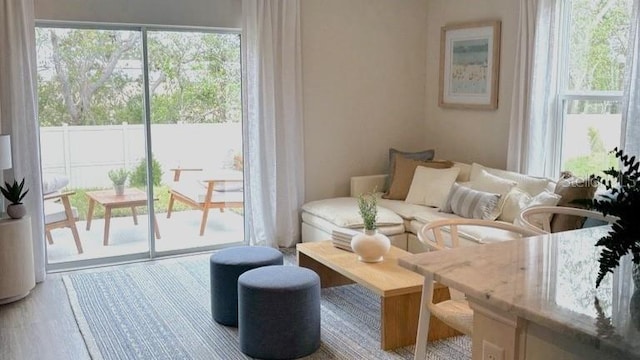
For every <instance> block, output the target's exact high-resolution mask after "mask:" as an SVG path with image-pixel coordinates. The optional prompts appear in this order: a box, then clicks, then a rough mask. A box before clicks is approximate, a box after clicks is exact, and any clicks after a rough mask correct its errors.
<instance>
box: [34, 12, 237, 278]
mask: <svg viewBox="0 0 640 360" xmlns="http://www.w3.org/2000/svg"><path fill="white" fill-rule="evenodd" d="M36 37H37V51H38V52H37V55H38V96H39V121H40V125H41V136H40V137H41V154H42V169H43V174H44V175H43V177H44V179H43V180H44V185H45V192H46V193H47V195H46V196H45V199H44V202H45V212H46V214H45V215H46V218H45V223H46V224H47V225H46V228H47V234H46V235H47V240H48V245H47V254H48V256H47V258H48V265H49V268H50V269H60V268H67V267H75V266H91V265H98V264H105V263H110V262H120V261H127V260H134V259H144V258H150V257H154V256H156V255H157V254H160V255H163V254H176V253H184V252H187V251H196V250H209V249H212V248H215V247H218V246H225V245H227V244H230V243H240V242H243V241H244V217H243V204H244V203H243V181H242V180H243V179H242V168H243V161H242V159H243V157H242V124H241V119H242V110H241V105H240V104H241V101H240V93H241V83H240V36H239V34H235V33H216V32H206V31H192V30H188V31H187V30H184V31H182V30H181V31H175V30H174V29H172V30H171V31H166V30H163V29H153V30H148V29H146V28H100V27H99V26H96V27H86V26H83V27H74V26H72V25H69V26H64V27H61V26H60V25H58V24H56V26H55V27H54V26H38V27H37V29H36ZM147 174H151V176H148V175H147ZM178 176H180V179H179V181H178ZM209 184H211V188H212V190H213V191H209V192H210V194H208V195H209V196H208V197H207V193H208V191H207V190H208V186H209ZM66 199H69V201H66ZM205 200H206V201H205ZM68 213H71V214H73V217H72V218H71V219H69V218H68V217H66V216H65V215H66V214H68ZM74 227H75V228H76V229H77V232H76V231H74V230H73V228H74Z"/></svg>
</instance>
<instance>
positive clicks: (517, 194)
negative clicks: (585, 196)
mask: <svg viewBox="0 0 640 360" xmlns="http://www.w3.org/2000/svg"><path fill="white" fill-rule="evenodd" d="M558 201H560V195H557V194H554V193H551V192H549V191H546V190H545V191H543V192H541V193H539V194H538V195H536V196H531V195H529V193H527V192H525V191H523V190H520V189H518V188H514V189H512V190H511V191H510V192H509V194H507V200H506V201H505V202H504V206H503V207H502V213H501V214H500V216H499V217H498V220H501V221H505V222H510V223H514V221H515V220H516V219H517V218H518V216H519V215H520V213H521V212H522V210H524V209H526V208H530V207H532V206H540V205H544V206H556V205H557V204H558ZM550 216H551V214H549V215H542V214H541V215H535V216H533V217H532V218H531V220H532V222H533V225H535V226H537V227H539V228H542V223H543V222H544V217H547V218H548V217H550Z"/></svg>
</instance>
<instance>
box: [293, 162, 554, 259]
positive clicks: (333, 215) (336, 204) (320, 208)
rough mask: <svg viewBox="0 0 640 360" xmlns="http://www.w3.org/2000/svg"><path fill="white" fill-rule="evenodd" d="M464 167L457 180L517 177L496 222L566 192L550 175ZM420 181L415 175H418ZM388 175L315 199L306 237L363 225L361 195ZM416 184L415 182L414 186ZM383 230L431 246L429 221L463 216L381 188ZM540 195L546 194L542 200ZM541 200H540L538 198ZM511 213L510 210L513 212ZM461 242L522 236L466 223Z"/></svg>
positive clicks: (399, 242)
mask: <svg viewBox="0 0 640 360" xmlns="http://www.w3.org/2000/svg"><path fill="white" fill-rule="evenodd" d="M454 167H458V168H460V172H459V174H458V176H457V178H456V183H459V184H462V185H469V184H473V181H474V178H478V176H481V175H479V174H480V172H482V174H483V175H484V174H486V173H489V174H492V175H494V176H497V177H500V178H502V179H506V180H508V181H511V182H513V184H515V185H513V187H512V188H511V189H510V190H509V191H508V193H507V194H503V196H502V201H503V203H502V206H501V208H502V211H503V213H502V214H500V217H499V218H498V219H496V221H505V222H513V219H514V218H515V217H517V214H518V213H519V211H521V210H522V209H523V208H524V207H528V206H533V205H556V204H557V203H558V201H559V199H560V196H558V195H554V194H553V193H554V189H555V187H556V183H555V182H554V181H552V180H549V179H543V178H536V177H531V176H526V175H522V174H518V173H514V172H509V171H505V170H500V169H491V168H486V167H484V166H482V165H479V164H465V163H454ZM414 180H415V179H414ZM386 182H387V175H370V176H356V177H352V178H351V192H350V195H351V197H343V198H334V199H325V200H319V201H312V202H309V203H307V204H305V205H304V206H303V207H302V241H303V242H308V241H320V240H327V239H330V238H331V233H332V231H333V230H336V229H345V228H346V229H356V230H361V229H362V220H361V219H360V216H359V214H358V209H357V199H356V197H357V196H358V195H360V194H365V193H369V192H372V191H373V190H374V189H381V190H386V189H385V185H386V184H385V183H386ZM412 186H413V185H412ZM377 195H378V196H379V201H378V208H379V213H378V230H379V231H381V232H382V233H384V234H386V235H387V236H389V238H390V239H391V241H392V244H393V245H395V246H397V247H400V248H402V249H405V250H408V251H409V252H412V253H418V252H423V251H426V250H427V249H426V247H425V246H424V245H423V244H422V243H421V242H420V241H419V240H418V239H417V237H416V233H417V232H418V230H419V229H420V228H421V227H422V226H423V225H424V224H426V223H428V222H430V221H433V220H437V219H443V218H458V217H459V216H458V215H456V214H453V213H446V212H441V211H440V209H439V208H437V207H430V206H424V205H416V204H412V203H408V202H407V201H404V200H388V199H383V198H381V195H382V192H379V193H377ZM539 198H544V200H542V202H539V201H538V200H539ZM535 199H538V200H535ZM507 212H508V213H507ZM459 232H460V235H461V245H463V246H468V245H477V244H481V243H486V242H495V241H503V240H509V239H513V238H515V237H518V236H519V235H516V234H513V233H508V232H505V231H502V230H497V229H493V228H483V227H464V226H462V227H460V228H459Z"/></svg>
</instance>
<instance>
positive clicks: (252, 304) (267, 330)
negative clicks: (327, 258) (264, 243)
mask: <svg viewBox="0 0 640 360" xmlns="http://www.w3.org/2000/svg"><path fill="white" fill-rule="evenodd" d="M238 332H239V336H240V350H241V351H242V352H243V353H245V354H246V355H249V356H251V357H254V358H260V359H294V358H298V357H302V356H306V355H309V354H311V353H313V352H314V351H316V350H317V349H318V348H319V347H320V277H319V276H318V274H316V273H315V272H313V271H311V270H309V269H306V268H301V267H297V266H265V267H261V268H258V269H254V270H249V271H247V272H246V273H244V274H242V275H240V277H239V278H238Z"/></svg>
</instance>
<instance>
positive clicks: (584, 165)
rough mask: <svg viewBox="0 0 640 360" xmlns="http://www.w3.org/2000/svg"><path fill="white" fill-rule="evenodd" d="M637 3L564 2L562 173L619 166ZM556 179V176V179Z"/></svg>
mask: <svg viewBox="0 0 640 360" xmlns="http://www.w3.org/2000/svg"><path fill="white" fill-rule="evenodd" d="M631 6H632V0H565V1H564V2H563V3H562V10H561V13H562V17H561V28H560V31H561V40H560V63H559V69H558V74H559V93H558V101H557V102H556V103H557V106H558V108H557V114H558V116H557V118H558V124H557V127H556V128H557V129H561V131H559V132H558V138H557V144H558V146H556V152H555V153H556V156H555V159H556V161H557V162H558V163H557V164H556V166H555V167H556V168H557V169H558V170H568V171H571V172H573V173H574V174H576V175H578V176H587V175H589V174H594V173H600V172H601V170H603V169H606V168H610V167H611V166H616V164H617V163H616V161H615V158H614V157H613V155H612V154H609V151H610V150H612V149H613V148H614V147H616V146H618V145H619V143H620V132H621V113H620V111H621V106H622V90H623V86H624V76H625V62H626V58H627V47H628V36H629V25H630V21H631V19H630V14H631ZM554 175H556V174H554Z"/></svg>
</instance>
